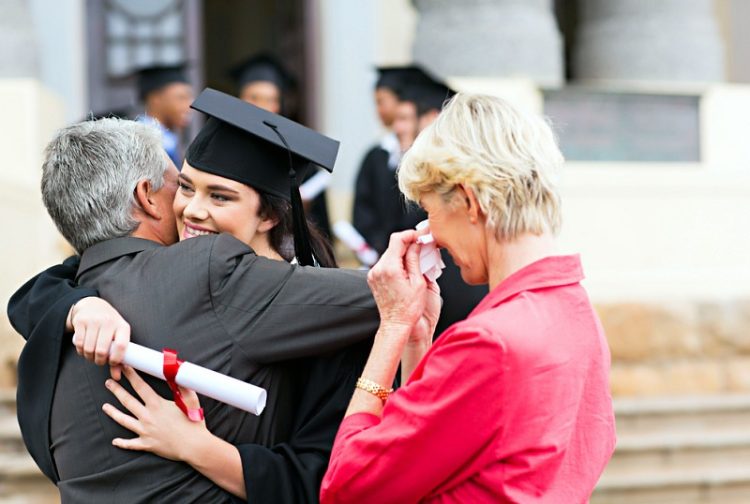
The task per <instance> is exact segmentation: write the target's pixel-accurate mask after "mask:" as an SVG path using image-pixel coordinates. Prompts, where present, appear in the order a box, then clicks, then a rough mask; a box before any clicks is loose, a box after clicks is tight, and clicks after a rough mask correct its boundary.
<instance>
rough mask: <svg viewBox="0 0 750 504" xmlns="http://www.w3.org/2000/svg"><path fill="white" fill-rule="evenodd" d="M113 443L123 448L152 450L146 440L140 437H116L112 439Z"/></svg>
mask: <svg viewBox="0 0 750 504" xmlns="http://www.w3.org/2000/svg"><path fill="white" fill-rule="evenodd" d="M112 445H113V446H116V447H117V448H122V449H123V450H134V451H150V449H149V446H148V445H147V444H146V442H145V441H144V440H143V439H141V438H139V437H137V438H133V439H123V438H115V439H113V440H112Z"/></svg>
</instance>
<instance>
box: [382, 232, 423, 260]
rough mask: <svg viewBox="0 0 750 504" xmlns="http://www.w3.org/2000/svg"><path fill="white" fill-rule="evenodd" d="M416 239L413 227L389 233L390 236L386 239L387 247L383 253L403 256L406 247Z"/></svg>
mask: <svg viewBox="0 0 750 504" xmlns="http://www.w3.org/2000/svg"><path fill="white" fill-rule="evenodd" d="M416 239H417V232H416V231H414V230H413V229H407V230H406V231H400V232H398V233H393V234H391V238H390V240H389V241H388V248H387V249H386V251H385V252H384V253H383V255H384V256H385V255H386V254H388V253H390V254H391V255H393V256H395V257H403V256H404V254H405V253H406V249H407V247H408V246H409V245H410V244H412V243H414V242H415V241H416Z"/></svg>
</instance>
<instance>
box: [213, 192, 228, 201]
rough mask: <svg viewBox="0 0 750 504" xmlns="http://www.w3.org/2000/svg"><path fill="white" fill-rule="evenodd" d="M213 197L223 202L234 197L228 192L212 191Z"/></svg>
mask: <svg viewBox="0 0 750 504" xmlns="http://www.w3.org/2000/svg"><path fill="white" fill-rule="evenodd" d="M211 199H213V200H215V201H218V202H221V203H224V202H226V201H232V200H233V198H231V197H229V196H227V195H226V194H221V193H211Z"/></svg>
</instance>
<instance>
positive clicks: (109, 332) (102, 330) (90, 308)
mask: <svg viewBox="0 0 750 504" xmlns="http://www.w3.org/2000/svg"><path fill="white" fill-rule="evenodd" d="M66 328H67V330H69V331H74V335H73V342H74V343H75V346H76V351H77V352H78V354H79V355H82V356H84V357H85V358H86V360H89V361H92V362H94V363H96V364H97V365H99V366H103V365H104V364H107V363H109V365H110V366H112V377H113V378H115V379H117V380H119V379H120V368H119V365H120V364H121V363H122V359H123V358H124V357H125V349H126V348H127V346H128V343H129V342H130V324H128V323H127V322H126V321H125V319H124V318H122V315H120V313H119V312H118V311H117V310H115V309H114V308H113V307H112V305H111V304H109V303H108V302H106V301H105V300H103V299H101V298H98V297H87V298H83V299H81V300H80V301H78V302H77V303H76V304H74V305H73V306H72V307H71V308H70V311H69V312H68V320H67V322H66Z"/></svg>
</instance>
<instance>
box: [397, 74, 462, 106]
mask: <svg viewBox="0 0 750 504" xmlns="http://www.w3.org/2000/svg"><path fill="white" fill-rule="evenodd" d="M396 94H397V95H398V97H399V99H400V100H402V101H409V102H412V103H414V104H415V105H416V106H417V113H418V114H419V115H422V114H424V113H426V112H428V111H430V110H438V111H440V110H441V109H442V108H443V103H445V101H446V100H447V99H449V98H451V97H452V96H453V95H455V94H456V92H455V91H453V90H452V89H451V88H449V87H448V86H447V85H446V84H445V83H443V82H442V81H440V80H438V79H437V78H435V77H433V76H432V75H431V74H429V73H428V72H427V71H425V70H424V69H422V68H420V67H416V66H415V67H413V71H412V72H411V73H410V74H409V77H408V79H406V80H405V81H404V84H403V86H402V87H401V88H400V89H399V90H398V91H397V93H396Z"/></svg>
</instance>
